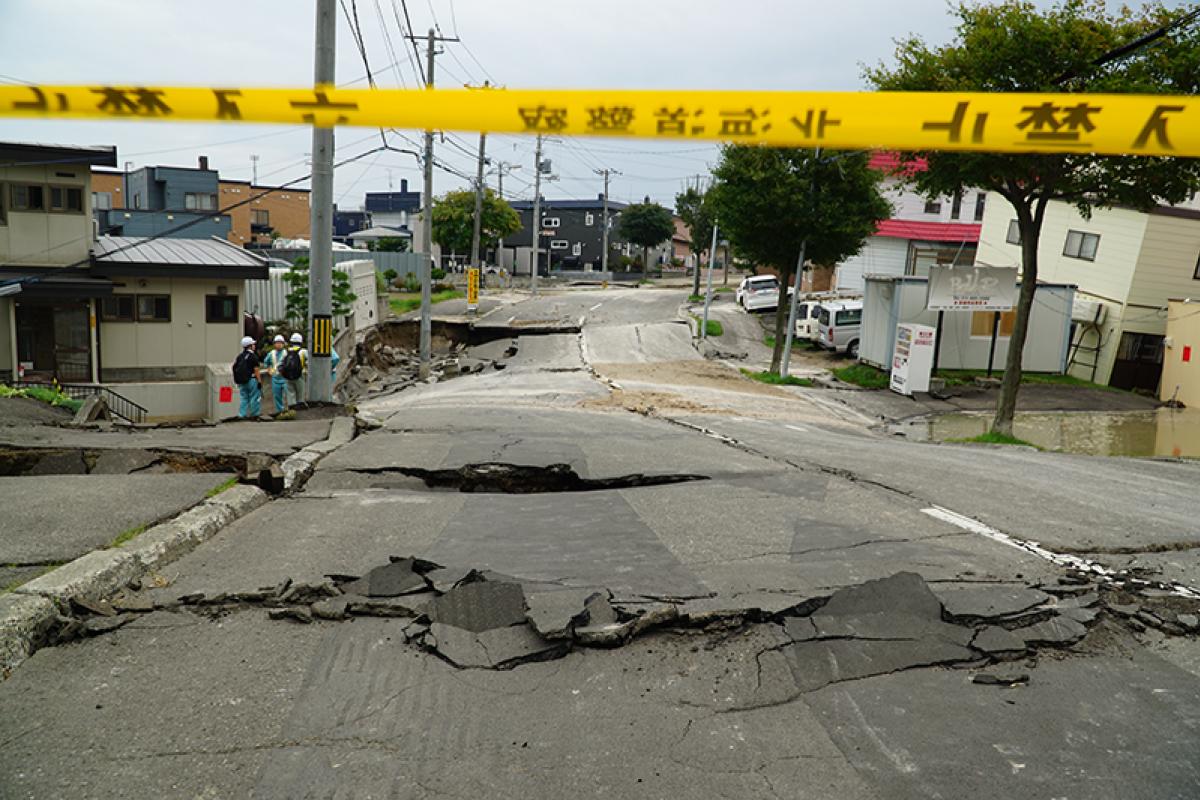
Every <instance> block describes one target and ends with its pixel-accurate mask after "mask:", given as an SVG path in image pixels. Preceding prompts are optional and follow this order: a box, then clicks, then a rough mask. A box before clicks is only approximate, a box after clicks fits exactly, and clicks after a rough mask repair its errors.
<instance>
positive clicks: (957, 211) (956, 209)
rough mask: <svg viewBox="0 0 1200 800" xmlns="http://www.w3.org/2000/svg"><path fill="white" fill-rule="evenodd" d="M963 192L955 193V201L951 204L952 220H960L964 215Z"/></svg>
mask: <svg viewBox="0 0 1200 800" xmlns="http://www.w3.org/2000/svg"><path fill="white" fill-rule="evenodd" d="M962 201H963V196H962V192H955V193H954V201H953V202H952V203H951V204H950V219H958V218H959V216H960V215H961V214H962Z"/></svg>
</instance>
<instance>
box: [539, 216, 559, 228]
mask: <svg viewBox="0 0 1200 800" xmlns="http://www.w3.org/2000/svg"><path fill="white" fill-rule="evenodd" d="M542 227H543V228H557V227H559V223H558V217H542Z"/></svg>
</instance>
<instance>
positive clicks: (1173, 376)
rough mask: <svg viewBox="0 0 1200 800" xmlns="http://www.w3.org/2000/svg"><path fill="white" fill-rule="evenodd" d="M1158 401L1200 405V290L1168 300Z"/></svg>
mask: <svg viewBox="0 0 1200 800" xmlns="http://www.w3.org/2000/svg"><path fill="white" fill-rule="evenodd" d="M1158 398H1159V399H1160V400H1163V401H1166V400H1178V401H1179V402H1181V403H1183V404H1184V405H1185V406H1187V407H1188V408H1200V292H1197V296H1196V297H1195V298H1184V299H1173V300H1171V301H1170V302H1168V303H1167V335H1166V339H1165V344H1164V348H1163V373H1162V386H1161V387H1160V388H1159V392H1158Z"/></svg>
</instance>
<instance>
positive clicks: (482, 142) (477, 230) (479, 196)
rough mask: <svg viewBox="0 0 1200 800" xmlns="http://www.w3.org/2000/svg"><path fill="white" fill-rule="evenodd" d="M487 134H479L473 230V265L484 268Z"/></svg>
mask: <svg viewBox="0 0 1200 800" xmlns="http://www.w3.org/2000/svg"><path fill="white" fill-rule="evenodd" d="M486 143H487V134H486V133H481V134H479V167H478V169H477V171H476V173H475V227H474V229H473V230H472V231H471V266H472V267H475V268H477V269H482V268H483V265H482V264H481V263H480V261H479V237H480V234H481V232H482V229H483V165H484V164H485V163H486V162H487V159H486V158H485V156H484V153H485V152H486V150H485V148H486Z"/></svg>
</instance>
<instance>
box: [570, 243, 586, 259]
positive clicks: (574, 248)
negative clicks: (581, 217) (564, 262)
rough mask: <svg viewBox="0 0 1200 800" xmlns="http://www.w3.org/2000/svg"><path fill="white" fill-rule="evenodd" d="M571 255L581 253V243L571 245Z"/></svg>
mask: <svg viewBox="0 0 1200 800" xmlns="http://www.w3.org/2000/svg"><path fill="white" fill-rule="evenodd" d="M571 255H573V256H581V255H583V245H582V244H580V243H579V242H576V243H575V244H573V245H571Z"/></svg>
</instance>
